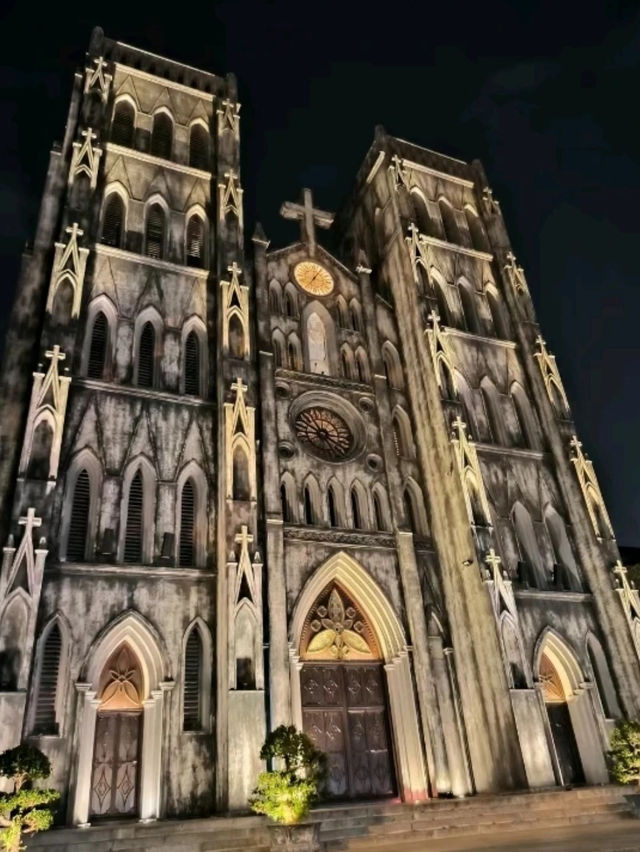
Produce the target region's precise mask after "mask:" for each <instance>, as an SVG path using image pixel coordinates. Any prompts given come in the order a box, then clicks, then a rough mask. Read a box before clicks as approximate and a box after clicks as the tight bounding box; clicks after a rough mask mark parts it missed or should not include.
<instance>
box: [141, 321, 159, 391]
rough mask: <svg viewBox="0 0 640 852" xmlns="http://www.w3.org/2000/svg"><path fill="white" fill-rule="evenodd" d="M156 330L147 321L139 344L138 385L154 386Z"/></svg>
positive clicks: (144, 386) (143, 386)
mask: <svg viewBox="0 0 640 852" xmlns="http://www.w3.org/2000/svg"><path fill="white" fill-rule="evenodd" d="M155 348H156V330H155V328H154V327H153V323H151V322H146V323H145V324H144V327H143V329H142V333H141V334H140V342H139V346H138V387H141V388H152V387H153V385H154V378H155V360H156V359H155Z"/></svg>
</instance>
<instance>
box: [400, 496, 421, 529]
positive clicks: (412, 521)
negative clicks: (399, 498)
mask: <svg viewBox="0 0 640 852" xmlns="http://www.w3.org/2000/svg"><path fill="white" fill-rule="evenodd" d="M403 502H404V513H405V516H406V519H407V524H408V525H409V529H410V530H411V532H412V533H415V534H417V533H418V529H419V527H418V516H417V512H416V506H415V504H414V501H413V494H412V493H411V491H410V489H409V488H405V490H404V494H403Z"/></svg>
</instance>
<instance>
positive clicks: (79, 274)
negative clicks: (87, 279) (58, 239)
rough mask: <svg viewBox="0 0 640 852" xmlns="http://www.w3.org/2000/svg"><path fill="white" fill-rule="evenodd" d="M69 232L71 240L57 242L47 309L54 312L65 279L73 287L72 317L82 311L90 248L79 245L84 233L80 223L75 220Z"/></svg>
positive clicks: (68, 229)
mask: <svg viewBox="0 0 640 852" xmlns="http://www.w3.org/2000/svg"><path fill="white" fill-rule="evenodd" d="M65 233H67V234H69V241H68V242H67V243H66V245H65V243H56V244H55V256H54V259H53V269H52V270H51V282H50V284H49V295H48V296H47V311H48V312H49V313H52V312H53V303H54V301H55V297H56V293H57V292H58V290H59V288H60V287H61V286H62V284H63V283H64V282H65V281H68V282H69V283H70V284H71V286H72V287H73V302H72V305H71V317H72V319H73V318H75V317H77V316H78V315H79V313H80V302H81V299H82V286H83V283H84V272H85V268H86V266H87V257H88V255H89V249H87V248H82V247H81V246H79V245H78V237H81V236H82V235H83V234H84V231H82V229H81V228H79V227H78V223H77V222H74V223H73V225H71V227H70V228H66V229H65Z"/></svg>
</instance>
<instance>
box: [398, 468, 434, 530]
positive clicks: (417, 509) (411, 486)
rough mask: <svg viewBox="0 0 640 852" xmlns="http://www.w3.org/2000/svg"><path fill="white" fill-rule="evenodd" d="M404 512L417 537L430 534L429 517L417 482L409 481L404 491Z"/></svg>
mask: <svg viewBox="0 0 640 852" xmlns="http://www.w3.org/2000/svg"><path fill="white" fill-rule="evenodd" d="M403 502H404V511H405V517H406V520H407V523H408V524H409V528H410V529H411V530H412V532H413V533H414V534H415V535H417V536H421V537H422V536H425V535H427V532H428V525H427V517H426V513H425V508H424V498H423V496H422V491H421V490H420V486H419V485H418V483H417V482H415V480H412V479H411V480H409V481H408V482H407V483H406V485H405V487H404V491H403Z"/></svg>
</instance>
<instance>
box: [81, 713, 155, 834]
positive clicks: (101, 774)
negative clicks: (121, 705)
mask: <svg viewBox="0 0 640 852" xmlns="http://www.w3.org/2000/svg"><path fill="white" fill-rule="evenodd" d="M141 720H142V715H141V714H140V713H131V712H129V713H98V718H97V721H96V738H95V745H94V751H93V772H92V776H91V805H90V812H91V815H92V816H94V817H113V816H134V815H135V814H136V812H137V807H138V801H137V799H138V752H139V745H140V723H141Z"/></svg>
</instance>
